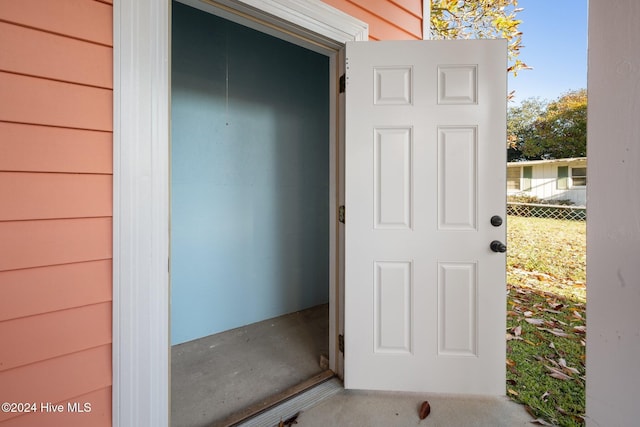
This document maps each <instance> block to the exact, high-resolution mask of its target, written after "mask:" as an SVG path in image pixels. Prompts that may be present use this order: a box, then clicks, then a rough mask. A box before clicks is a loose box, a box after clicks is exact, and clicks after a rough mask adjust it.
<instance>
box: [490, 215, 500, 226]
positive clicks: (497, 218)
mask: <svg viewBox="0 0 640 427" xmlns="http://www.w3.org/2000/svg"><path fill="white" fill-rule="evenodd" d="M491 225H493V226H494V227H500V226H501V225H502V218H500V216H499V215H494V216H492V217H491Z"/></svg>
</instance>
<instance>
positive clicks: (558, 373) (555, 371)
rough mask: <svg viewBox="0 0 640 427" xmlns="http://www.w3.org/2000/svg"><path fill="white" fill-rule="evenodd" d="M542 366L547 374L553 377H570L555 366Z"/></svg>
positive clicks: (563, 378)
mask: <svg viewBox="0 0 640 427" xmlns="http://www.w3.org/2000/svg"><path fill="white" fill-rule="evenodd" d="M544 367H545V368H546V369H547V370H548V371H549V376H551V377H553V378H556V379H559V380H564V381H566V380H570V379H572V378H571V377H570V376H569V375H567V374H565V373H564V372H562V371H560V370H558V369H556V368H553V367H551V366H549V365H544Z"/></svg>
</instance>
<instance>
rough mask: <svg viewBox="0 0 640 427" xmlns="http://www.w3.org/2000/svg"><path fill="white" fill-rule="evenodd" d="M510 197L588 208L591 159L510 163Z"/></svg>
mask: <svg viewBox="0 0 640 427" xmlns="http://www.w3.org/2000/svg"><path fill="white" fill-rule="evenodd" d="M507 195H509V196H511V195H526V196H533V197H536V198H538V199H540V200H545V201H552V200H558V201H561V200H562V201H564V200H570V201H571V202H572V203H573V204H574V205H578V206H586V205H587V158H586V157H578V158H571V159H555V160H531V161H526V162H509V163H507Z"/></svg>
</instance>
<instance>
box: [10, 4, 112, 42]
mask: <svg viewBox="0 0 640 427" xmlns="http://www.w3.org/2000/svg"><path fill="white" fill-rule="evenodd" d="M112 14H113V8H112V6H110V5H109V4H105V3H101V2H97V1H94V0H55V1H51V0H19V1H15V0H0V19H2V20H3V21H6V22H11V23H14V24H20V25H24V26H26V27H31V28H37V29H40V30H43V31H48V32H52V33H56V34H61V35H64V36H67V37H72V38H77V39H80V40H86V41H90V42H93V43H100V44H104V45H107V46H112V45H113V28H112V27H113V17H112Z"/></svg>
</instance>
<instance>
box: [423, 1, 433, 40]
mask: <svg viewBox="0 0 640 427" xmlns="http://www.w3.org/2000/svg"><path fill="white" fill-rule="evenodd" d="M430 39H431V2H430V1H423V2H422V40H430Z"/></svg>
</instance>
